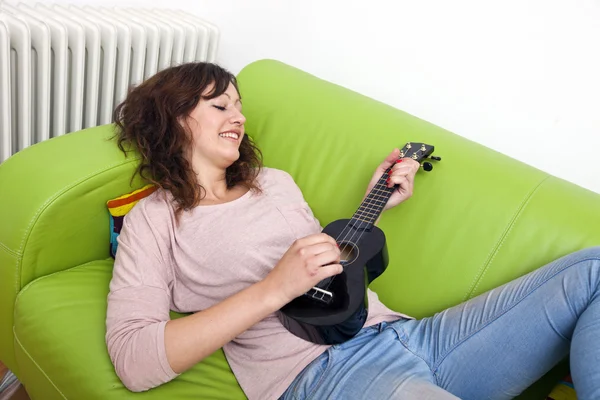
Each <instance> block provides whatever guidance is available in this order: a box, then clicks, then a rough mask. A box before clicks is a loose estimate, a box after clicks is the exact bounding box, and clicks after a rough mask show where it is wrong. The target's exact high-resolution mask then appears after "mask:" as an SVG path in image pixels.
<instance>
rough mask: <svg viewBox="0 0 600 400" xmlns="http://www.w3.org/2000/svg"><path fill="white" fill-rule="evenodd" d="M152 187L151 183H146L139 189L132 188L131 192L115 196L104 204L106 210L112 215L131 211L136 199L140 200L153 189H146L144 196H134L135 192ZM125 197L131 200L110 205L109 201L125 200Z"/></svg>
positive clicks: (118, 215)
mask: <svg viewBox="0 0 600 400" xmlns="http://www.w3.org/2000/svg"><path fill="white" fill-rule="evenodd" d="M154 187H155V186H154V185H153V184H148V185H146V186H144V187H142V188H140V189H137V190H134V191H133V192H130V193H126V194H124V195H122V196H119V197H116V198H114V199H111V200H109V201H107V202H106V205H107V207H108V211H109V212H110V215H112V216H113V217H122V216H124V215H125V214H127V213H128V212H129V211H131V209H132V208H133V206H135V205H136V204H137V202H138V201H140V200H141V199H142V198H144V197H146V196H147V195H149V194H151V193H152V192H153V190H152V191H148V193H147V194H146V196H143V197H139V196H136V195H137V194H139V193H142V192H144V191H146V190H148V189H153V188H154ZM126 199H131V201H127V202H126V203H125V204H122V205H118V206H112V207H111V203H114V202H115V201H116V200H126Z"/></svg>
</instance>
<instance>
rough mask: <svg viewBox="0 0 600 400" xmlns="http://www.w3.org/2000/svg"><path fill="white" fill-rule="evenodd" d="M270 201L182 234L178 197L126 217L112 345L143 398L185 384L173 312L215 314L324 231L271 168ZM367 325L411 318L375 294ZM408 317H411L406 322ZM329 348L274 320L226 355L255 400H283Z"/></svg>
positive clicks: (196, 215)
mask: <svg viewBox="0 0 600 400" xmlns="http://www.w3.org/2000/svg"><path fill="white" fill-rule="evenodd" d="M258 183H259V185H260V187H261V188H262V190H263V193H262V194H259V193H256V192H254V191H252V190H251V191H248V192H247V193H246V194H244V195H243V196H242V197H240V198H238V199H236V200H234V201H231V202H228V203H224V204H217V205H208V206H198V207H195V208H194V209H193V210H192V211H189V212H185V213H184V214H183V215H182V216H181V219H180V225H179V226H176V225H175V215H174V208H173V206H172V205H171V203H170V199H171V197H170V196H169V195H168V194H166V193H165V192H162V191H161V190H157V191H156V192H154V193H153V194H151V195H150V196H148V197H147V198H145V199H142V200H141V201H140V202H139V203H138V204H137V205H136V206H135V207H134V208H133V209H132V210H131V211H130V212H129V213H128V214H127V215H126V217H125V219H124V224H123V228H122V231H121V234H120V235H119V238H118V243H119V246H118V251H117V254H116V260H115V264H114V271H113V277H112V280H111V282H110V293H109V295H108V309H107V320H106V324H107V333H106V342H107V346H108V350H109V354H110V358H111V360H112V362H113V364H114V366H115V370H116V372H117V374H118V376H119V377H120V379H121V380H122V382H123V383H124V384H125V385H126V386H127V387H128V388H129V389H130V390H133V391H143V390H148V389H150V388H153V387H155V386H158V385H160V384H162V383H165V382H167V381H170V380H172V379H174V378H175V377H177V374H176V373H175V372H174V371H173V370H172V368H171V367H170V365H169V362H168V361H167V357H166V352H165V343H164V331H165V325H166V323H167V321H168V320H169V310H173V311H176V312H181V313H193V312H198V311H202V310H204V309H206V308H209V307H211V306H213V305H215V304H217V303H219V302H221V301H223V300H224V299H226V298H227V297H229V296H231V295H233V294H235V293H237V292H239V291H241V290H243V289H245V288H247V287H248V286H250V285H252V284H254V283H256V282H258V281H260V280H262V279H264V278H265V277H266V276H267V274H268V273H269V272H270V271H271V269H272V268H273V267H274V266H275V265H276V264H277V262H278V261H279V260H280V259H281V257H282V256H283V254H284V253H285V252H286V251H287V250H288V248H289V247H290V246H291V245H292V243H293V242H294V241H295V240H296V239H300V238H302V237H305V236H307V235H310V234H314V233H319V232H321V230H322V228H321V226H320V224H319V221H318V220H317V219H316V218H315V217H314V215H313V213H312V211H311V209H310V207H309V206H308V204H307V203H306V201H305V200H304V197H303V195H302V192H301V190H300V188H299V187H298V186H297V185H296V183H295V182H294V180H293V178H292V176H291V175H290V174H288V173H287V172H285V171H281V170H278V169H274V168H267V167H264V168H263V169H262V170H261V172H260V174H259V176H258ZM368 295H369V315H368V320H367V323H366V326H369V325H373V324H376V323H379V322H382V321H392V320H395V319H398V318H399V317H401V316H403V317H407V316H405V315H404V314H400V313H397V312H394V311H392V310H390V309H388V308H387V307H385V306H384V305H383V304H382V303H381V302H380V301H379V300H378V298H377V295H376V294H375V293H374V292H372V291H370V290H369V294H368ZM408 318H410V317H408ZM327 347H328V346H324V345H317V344H314V343H311V342H308V341H305V340H303V339H300V338H298V337H296V336H295V335H293V334H292V333H290V332H288V331H287V330H286V329H285V328H284V326H283V325H282V324H281V322H280V321H279V319H278V318H277V316H276V314H275V313H273V314H271V315H269V316H268V317H266V318H265V319H263V320H262V321H260V322H258V323H257V324H255V325H254V326H252V327H250V328H249V329H248V330H246V331H245V332H243V333H242V334H240V335H239V336H237V337H236V338H235V339H234V340H232V341H231V342H229V343H227V344H225V345H224V346H223V350H224V352H225V356H226V358H227V361H228V362H229V365H230V366H231V369H232V371H233V373H234V374H235V376H236V379H237V380H238V382H239V384H240V386H241V387H242V389H243V391H244V393H245V394H246V396H247V397H248V398H249V399H250V400H254V399H260V400H265V399H277V398H278V397H280V396H281V394H282V393H283V392H284V391H285V390H286V388H287V387H288V386H289V385H290V384H291V382H292V381H293V379H294V378H295V377H296V375H297V374H298V373H300V372H301V371H302V369H303V368H304V367H305V366H306V365H308V364H309V363H310V362H311V361H312V360H314V359H315V358H316V357H317V356H319V355H320V354H321V353H322V352H323V351H325V350H326V349H327Z"/></svg>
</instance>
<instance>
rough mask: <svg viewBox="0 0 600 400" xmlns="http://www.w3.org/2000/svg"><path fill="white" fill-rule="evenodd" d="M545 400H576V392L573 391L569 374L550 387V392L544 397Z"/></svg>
mask: <svg viewBox="0 0 600 400" xmlns="http://www.w3.org/2000/svg"><path fill="white" fill-rule="evenodd" d="M546 400H577V393H575V387H574V386H573V379H571V375H567V376H566V377H564V378H563V379H562V380H561V381H560V382H558V384H557V385H556V386H555V387H554V389H552V392H550V394H549V395H548V397H546Z"/></svg>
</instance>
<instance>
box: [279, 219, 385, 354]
mask: <svg viewBox="0 0 600 400" xmlns="http://www.w3.org/2000/svg"><path fill="white" fill-rule="evenodd" d="M352 223H353V221H352V220H350V219H339V220H336V221H333V222H332V223H330V224H329V225H327V226H326V227H325V228H324V229H323V233H326V234H328V235H329V236H331V237H333V238H336V239H337V242H338V244H339V246H340V249H341V250H342V254H341V256H340V258H341V264H342V265H343V266H344V271H343V272H342V273H340V274H338V275H335V276H334V277H332V278H333V279H332V278H328V279H325V280H323V281H321V282H319V284H317V288H320V289H322V291H323V292H328V293H331V294H332V297H331V298H330V301H329V302H325V301H321V300H318V299H315V298H314V295H315V293H316V294H317V296H318V294H319V293H321V292H320V291H319V290H318V289H311V292H308V293H307V294H305V295H302V296H300V297H297V298H296V299H294V300H292V301H291V302H290V303H288V304H287V305H285V306H284V307H283V308H282V309H281V310H279V312H278V313H277V315H278V317H279V319H280V321H281V322H282V324H283V325H284V326H285V327H286V329H287V330H289V331H290V332H291V333H293V334H294V335H296V336H298V337H300V338H302V339H305V340H308V341H310V342H313V343H317V344H329V345H333V344H338V343H343V342H345V341H346V340H348V339H350V338H352V337H353V336H354V335H356V334H357V333H358V331H360V330H361V329H362V328H363V326H364V324H365V322H366V320H367V315H368V310H369V304H368V297H367V288H368V286H369V284H370V283H371V282H372V281H373V280H375V279H376V278H377V277H378V276H380V275H381V274H382V273H383V272H384V271H385V269H386V268H387V265H388V261H389V258H388V253H387V247H386V240H385V235H384V233H383V231H382V230H381V229H379V228H378V227H376V226H374V225H372V224H369V225H367V224H356V225H357V226H353V225H352ZM361 225H367V228H366V229H365V228H361ZM310 293H312V294H313V296H311V295H310Z"/></svg>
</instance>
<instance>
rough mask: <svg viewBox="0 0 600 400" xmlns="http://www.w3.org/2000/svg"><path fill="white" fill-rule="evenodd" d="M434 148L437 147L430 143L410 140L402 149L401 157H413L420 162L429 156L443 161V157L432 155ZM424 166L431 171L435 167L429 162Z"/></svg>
mask: <svg viewBox="0 0 600 400" xmlns="http://www.w3.org/2000/svg"><path fill="white" fill-rule="evenodd" d="M434 150H435V147H434V146H432V145H430V144H426V143H419V142H408V143H406V144H405V145H404V147H403V148H402V149H401V150H400V158H412V159H413V160H415V161H417V162H419V163H420V162H421V161H422V160H425V159H427V158H429V159H431V160H435V161H441V160H442V158H441V157H433V156H432V155H431V154H433V151H434ZM422 166H423V169H424V170H425V171H431V170H432V169H433V165H431V163H429V162H424V163H423V164H422Z"/></svg>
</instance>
